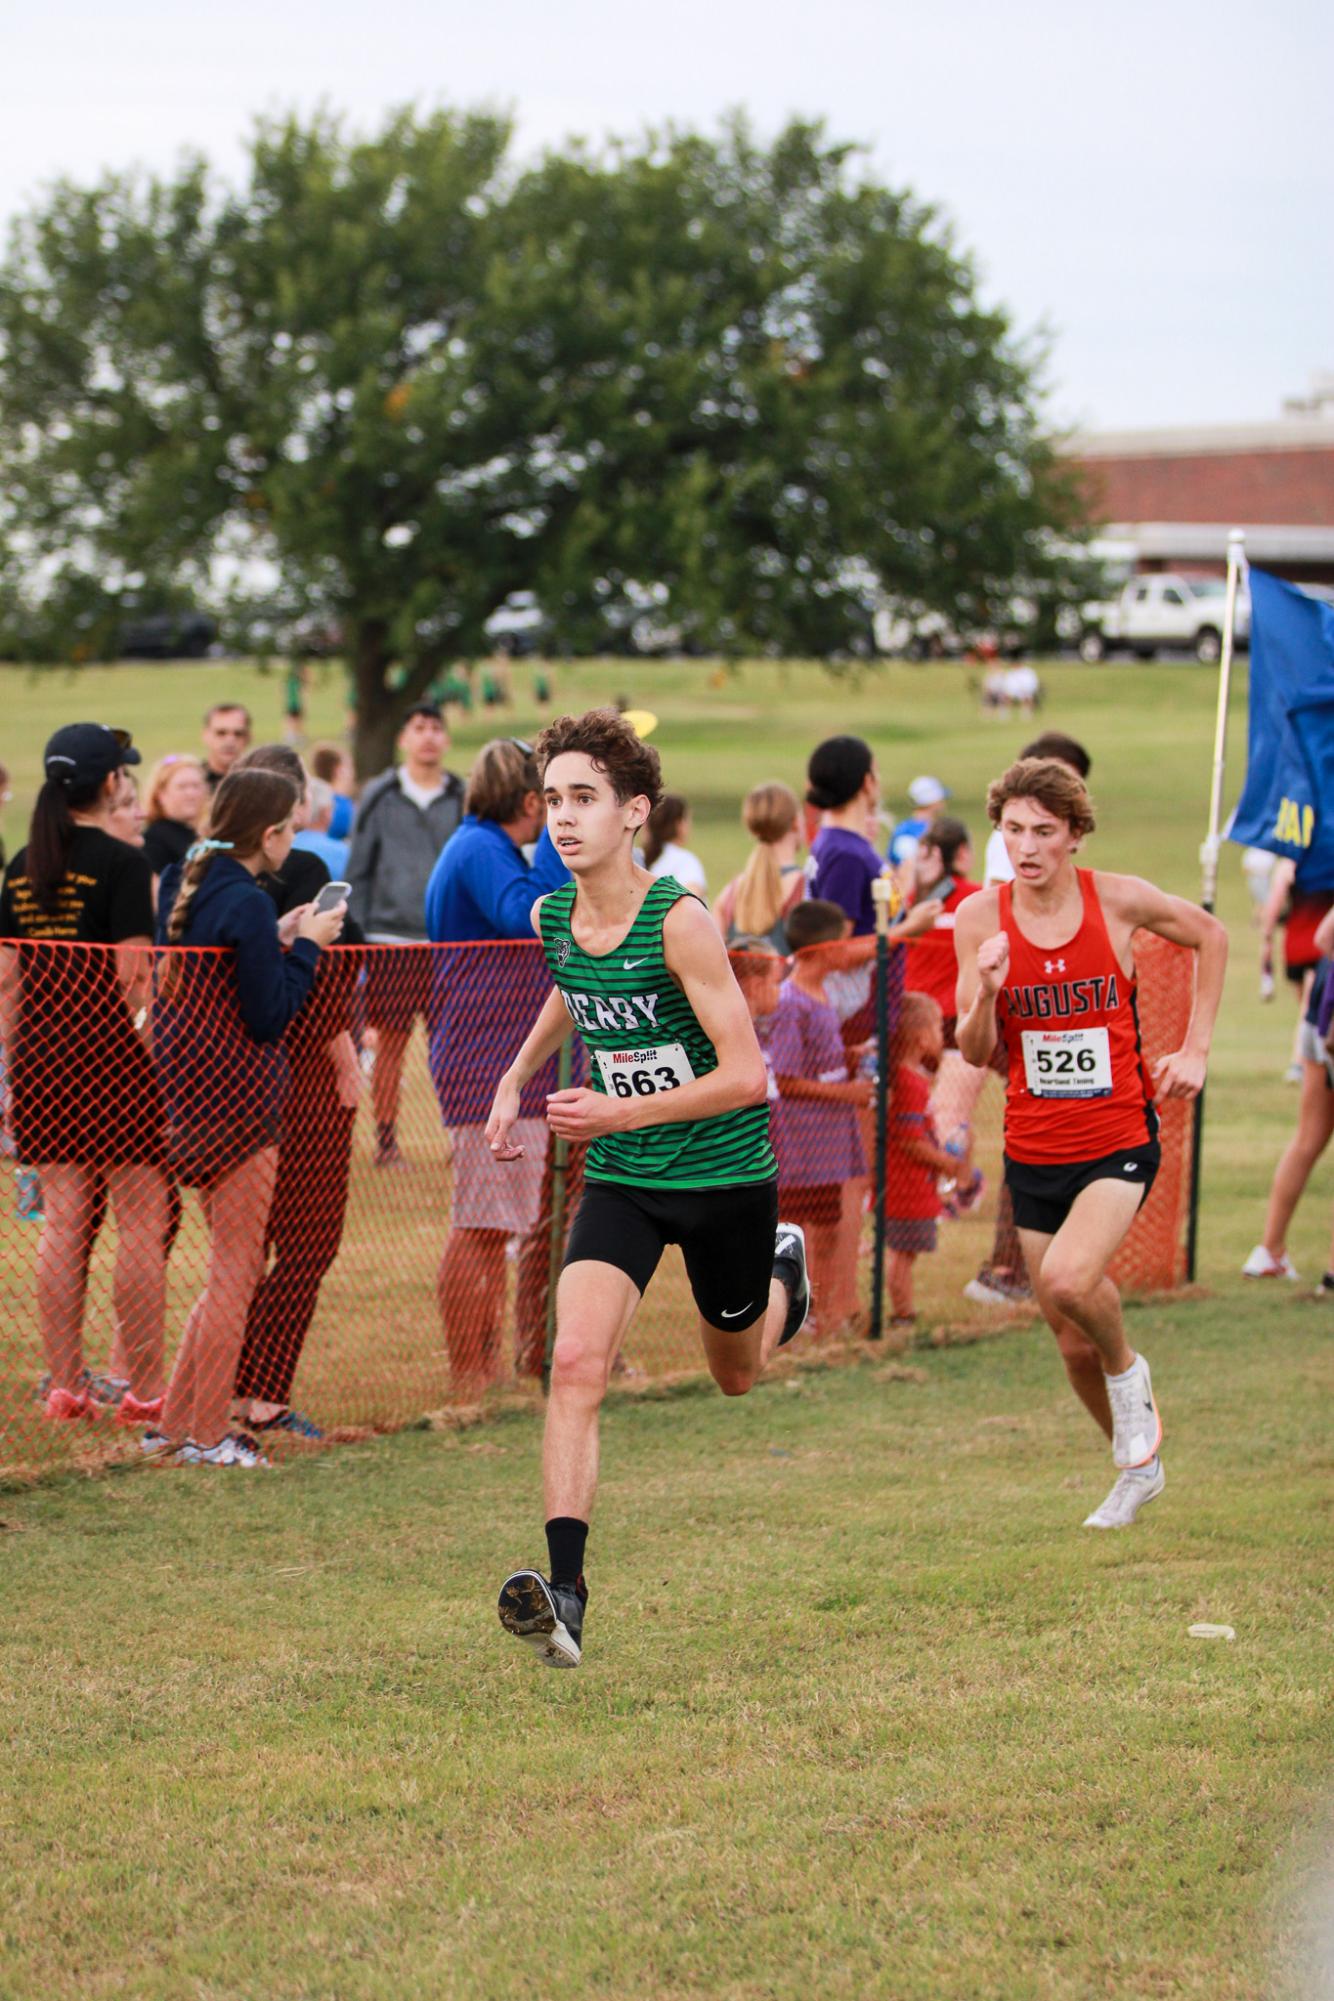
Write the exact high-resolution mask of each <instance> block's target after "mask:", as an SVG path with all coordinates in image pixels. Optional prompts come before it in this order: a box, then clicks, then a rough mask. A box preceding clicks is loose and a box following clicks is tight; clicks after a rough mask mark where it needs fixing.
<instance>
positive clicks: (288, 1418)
mask: <svg viewBox="0 0 1334 2001" xmlns="http://www.w3.org/2000/svg"><path fill="white" fill-rule="evenodd" d="M250 1425H251V1429H252V1430H254V1431H287V1432H290V1433H291V1435H292V1437H293V1438H323V1436H324V1433H323V1432H322V1431H321V1430H320V1428H319V1426H318V1424H313V1423H312V1422H311V1420H310V1419H309V1418H308V1417H304V1416H303V1415H302V1413H301V1412H300V1411H299V1410H280V1411H279V1412H278V1415H277V1416H276V1417H252V1418H251V1419H250Z"/></svg>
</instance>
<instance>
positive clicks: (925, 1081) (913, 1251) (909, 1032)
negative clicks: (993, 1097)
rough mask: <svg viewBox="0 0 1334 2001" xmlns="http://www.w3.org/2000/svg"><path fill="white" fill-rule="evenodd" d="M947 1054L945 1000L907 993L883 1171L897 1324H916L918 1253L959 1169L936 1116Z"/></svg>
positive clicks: (932, 1240) (926, 1246)
mask: <svg viewBox="0 0 1334 2001" xmlns="http://www.w3.org/2000/svg"><path fill="white" fill-rule="evenodd" d="M944 1053H945V1031H944V1023H943V1017H942V1015H941V1012H940V1006H939V1003H938V1002H936V1001H934V1000H932V998H931V996H930V995H929V994H924V993H906V994H905V995H904V996H903V1005H902V1007H901V1009H900V1011H899V1020H898V1026H897V1028H896V1029H895V1031H894V1037H893V1041H892V1042H891V1044H890V1064H891V1066H892V1067H891V1075H890V1103H889V1146H888V1153H887V1158H886V1173H885V1241H886V1243H887V1245H888V1247H889V1303H890V1309H891V1313H892V1316H893V1317H892V1319H891V1320H890V1326H891V1327H911V1326H913V1325H914V1324H915V1316H914V1313H913V1260H914V1259H915V1258H917V1257H920V1255H921V1254H922V1252H923V1251H934V1249H935V1248H936V1218H937V1216H939V1214H940V1211H941V1200H940V1192H939V1189H938V1188H937V1185H936V1184H937V1181H938V1180H939V1178H940V1176H941V1175H942V1174H947V1175H950V1176H951V1177H953V1176H954V1175H956V1174H957V1173H958V1171H959V1163H958V1161H957V1160H956V1159H955V1157H954V1155H953V1154H951V1153H947V1152H946V1151H945V1149H944V1147H943V1146H942V1145H941V1144H940V1141H939V1139H938V1137H937V1135H936V1129H935V1126H934V1124H933V1123H932V1119H931V1112H930V1102H931V1083H932V1079H933V1077H934V1076H935V1073H936V1070H937V1069H938V1067H939V1065H940V1059H941V1057H942V1056H943V1055H944Z"/></svg>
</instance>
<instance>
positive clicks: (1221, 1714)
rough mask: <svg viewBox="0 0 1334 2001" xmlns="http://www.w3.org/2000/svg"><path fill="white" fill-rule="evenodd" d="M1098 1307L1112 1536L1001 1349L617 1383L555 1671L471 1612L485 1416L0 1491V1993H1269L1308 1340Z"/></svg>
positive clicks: (486, 1470) (1305, 1706)
mask: <svg viewBox="0 0 1334 2001" xmlns="http://www.w3.org/2000/svg"><path fill="white" fill-rule="evenodd" d="M1132 1338H1134V1339H1135V1340H1136V1342H1137V1343H1142V1344H1143V1346H1144V1348H1145V1350H1146V1352H1148V1353H1149V1354H1150V1355H1151V1356H1152V1359H1153V1361H1154V1363H1155V1371H1156V1378H1157V1380H1158V1382H1159V1385H1160V1390H1161V1394H1162V1396H1163V1398H1164V1402H1165V1407H1166V1411H1167V1416H1168V1422H1169V1426H1170V1439H1169V1444H1170V1453H1169V1457H1168V1461H1167V1463H1168V1465H1169V1468H1170V1484H1169V1486H1168V1489H1167V1492H1166V1494H1165V1495H1164V1497H1163V1498H1162V1500H1161V1501H1159V1502H1157V1503H1156V1504H1155V1505H1154V1507H1153V1508H1151V1509H1150V1510H1149V1511H1148V1513H1147V1514H1146V1516H1145V1517H1144V1520H1143V1522H1142V1524H1141V1525H1140V1526H1139V1527H1138V1528H1137V1529H1136V1530H1135V1531H1134V1533H1133V1534H1129V1535H1123V1536H1108V1537H1102V1538H1094V1537H1093V1536H1092V1535H1091V1534H1088V1533H1081V1531H1080V1529H1079V1527H1078V1523H1079V1521H1080V1519H1081V1518H1082V1516H1083V1514H1084V1513H1085V1512H1086V1510H1087V1509H1088V1507H1089V1506H1090V1505H1092V1504H1093V1503H1094V1502H1095V1501H1096V1500H1097V1499H1099V1498H1101V1494H1102V1491H1103V1488H1104V1485H1105V1483H1106V1479H1107V1472H1106V1454H1105V1452H1104V1451H1102V1450H1101V1449H1100V1448H1099V1446H1098V1443H1097V1442H1096V1440H1095V1438H1094V1435H1093V1432H1092V1428H1091V1427H1090V1426H1089V1425H1088V1423H1087V1421H1086V1420H1084V1419H1082V1418H1081V1416H1080V1414H1079V1412H1078V1411H1077V1410H1076V1408H1075V1406H1074V1403H1073V1400H1072V1399H1071V1398H1070V1397H1069V1395H1068V1393H1067V1392H1066V1391H1065V1389H1064V1387H1063V1383H1062V1381H1061V1379H1060V1377H1059V1373H1058V1371H1057V1369H1056V1367H1055V1365H1054V1360H1053V1357H1052V1355H1051V1354H1050V1353H1049V1352H1048V1344H1047V1342H1046V1340H1045V1338H1044V1337H1043V1336H1041V1335H1040V1334H1039V1333H1037V1332H1036V1331H1035V1332H1033V1333H1030V1334H1022V1335H1010V1336H1008V1337H1005V1338H1002V1339H1000V1340H998V1341H996V1342H993V1343H988V1344H986V1345H984V1346H979V1347H974V1348H969V1349H961V1350H949V1351H944V1352H940V1353H932V1354H928V1355H923V1356H920V1357H914V1358H912V1361H911V1363H910V1364H909V1365H906V1366H905V1365H904V1364H890V1365H884V1364H882V1365H873V1364H868V1365H864V1366H863V1367H861V1368H858V1369H856V1370H830V1371H824V1372H817V1373H815V1374H805V1375H798V1376H793V1377H790V1378H788V1379H787V1380H786V1381H780V1382H777V1383H774V1384H772V1385H770V1386H766V1387H762V1388H761V1389H760V1390H759V1391H758V1392H757V1393H756V1394H755V1395H754V1396H753V1397H751V1398H750V1399H749V1400H747V1401H745V1402H743V1403H739V1404H738V1403H725V1402H724V1401H723V1400H722V1399H721V1398H718V1397H715V1396H712V1395H710V1394H708V1393H706V1392H700V1393H697V1394H688V1395H684V1396H680V1395H678V1396H676V1397H672V1398H668V1399H654V1400H650V1401H643V1402H632V1403H619V1404H617V1405H616V1407H615V1408H614V1409H613V1411H612V1412H611V1414H610V1415H609V1418H608V1421H607V1424H606V1435H605V1455H604V1462H605V1463H604V1485H603V1491H602V1496H601V1502H600V1507H599V1514H598V1519H597V1522H596V1523H595V1528H594V1537H593V1542H592V1544H591V1548H590V1557H591V1562H590V1574H591V1576H592V1578H593V1580H594V1598H593V1601H592V1608H591V1611H590V1616H589V1621H588V1625H587V1627H586V1629H585V1630H586V1639H587V1643H588V1657H587V1661H586V1664H585V1666H584V1668H582V1669H581V1670H580V1671H579V1672H578V1673H577V1674H573V1675H561V1674H554V1673H551V1672H549V1671H547V1670H544V1669H543V1668H541V1667H540V1666H539V1665H538V1664H537V1663H536V1662H535V1661H534V1660H533V1659H532V1658H531V1656H530V1655H529V1654H528V1653H527V1651H526V1650H524V1649H522V1648H519V1647H518V1646H516V1645H515V1643H514V1642H513V1641H508V1640H505V1639H504V1637H503V1636H502V1634H501V1632H500V1629H499V1627H498V1625H497V1624H496V1622H495V1615H494V1610H493V1604H492V1600H493V1594H494V1589H495V1586H496V1585H497V1583H498V1582H499V1579H500V1577H501V1576H502V1575H503V1574H504V1572H505V1570H506V1569H507V1568H508V1567H510V1566H511V1565H512V1564H513V1563H515V1562H516V1561H522V1560H532V1559H535V1558H537V1557H538V1556H539V1555H540V1549H541V1530H540V1524H539V1517H538V1513H537V1511H536V1508H535V1505H534V1497H535V1494H536V1491H537V1488H536V1482H537V1474H538V1447H539V1429H538V1425H537V1423H536V1421H535V1420H534V1419H533V1418H531V1417H528V1416H519V1417H515V1418H511V1419H509V1420H507V1421H505V1422H503V1423H499V1424H495V1425H492V1426H489V1427H483V1428H479V1429H475V1430H471V1431H464V1432H457V1433H451V1434H420V1433H418V1434H404V1435H401V1436H399V1437H397V1438H394V1439H388V1440H382V1441H377V1442H376V1443H374V1444H372V1445H368V1446H363V1447H359V1448H356V1449H353V1450H349V1451H344V1452H340V1453H334V1454H329V1455H326V1456H324V1457H322V1458H320V1459H318V1460H316V1461H314V1462H311V1463H307V1464H304V1465H301V1466H299V1467H291V1468H288V1469H287V1470H286V1471H284V1472H282V1473H273V1474H255V1475H252V1476H247V1477H244V1478H242V1477H235V1478H232V1477H227V1476H220V1477H218V1478H216V1479H209V1478H208V1477H207V1476H205V1477H202V1478H201V1477H200V1476H198V1475H197V1474H195V1475H192V1474H190V1473H182V1472H172V1471H170V1470H165V1471H156V1472H154V1471H149V1472H144V1473H141V1474H138V1475H122V1476H116V1477H113V1478H110V1479H107V1480H103V1481H100V1482H82V1483H75V1484H71V1483H63V1484H60V1485H56V1486H48V1487H46V1488H44V1489H42V1490H40V1491H38V1492H36V1493H33V1494H30V1495H26V1496H23V1497H14V1498H9V1499H7V1500H6V1501H5V1503H4V1506H3V1519H4V1527H5V1528H6V1529H7V1530H10V1531H11V1533H8V1534H0V1589H3V1593H4V1603H5V1606H6V1614H5V1620H4V1625H3V1640H2V1642H0V1644H2V1646H3V1655H2V1659H3V1675H2V1676H0V1689H2V1690H3V1694H0V1705H2V1713H3V1724H4V1733H5V1740H6V1744H7V1747H8V1748H7V1756H6V1759H5V1762H4V1766H3V1770H2V1771H0V1824H3V1825H4V1826H5V1828H6V1830H7V1840H6V1843H5V1856H6V1860H5V1863H4V1865H3V1866H4V1882H3V1889H4V1899H3V1916H2V1917H0V1935H2V1937H3V1965H2V1969H0V1992H3V1993H4V1994H5V1995H7V1996H9V1995H14V1996H19V1995H22V1996H50V1995H61V1996H65V1995H70V1996H79V1997H81V2001H86V1998H87V1997H99V2001H100V1997H102V1996H114V1995H134V1996H135V1997H140V1998H141V2001H158V1997H161V2001H169V1998H170V2001H174V1997H177V1996H182V1995H203V1996H208V1997H210V2001H223V1997H229V1998H230V1997H233V1996H236V1997H240V1996H246V1997H249V1996H260V1995H266V1996H281V1997H288V1996H290V1997H302V2001H305V1997H314V1996H320V1997H324V1996H328V1997H336V2001H361V1997H367V2001H369V1997H375V2001H399V1997H404V1996H423V1997H434V1996H439V1995H448V1996H468V1997H481V1996H487V1997H490V1996H495V1997H498V2001H499V1997H509V1996H512V1995H517V1994H524V1993H529V1994H536V1995H541V1996H544V1997H551V2001H557V1998H558V1997H559V1998H560V2001H564V1997H569V1998H570V2001H577V1997H581V1996H587V1995H607V1996H617V1997H631V1996H635V1997H638V1996H681V1995H701V1996H703V1995H707V1996H726V1997H728V2001H742V1997H745V2001H761V1997H763V2001H768V1997H784V1998H785V2001H786V1997H793V1998H794V2001H795V1997H798V1996H803V1997H804V1996H809V1995H819V1996H821V1997H834V1996H838V1997H844V1996H846V1997H863V1996H869V1995H876V1996H889V1997H894V2001H908V1997H922V2001H941V1997H959V2001H983V1997H991V1996H995V1997H1000V1996H1005V1997H1011V1996H1043V1997H1057V1996H1061V1997H1065V1996H1069V1997H1085V1996H1092V1995H1097V1996H1109V1997H1141V1996H1157V1995H1161V1996H1167V1995H1172V1996H1178V1995H1181V1996H1199V1997H1202V1998H1203V1997H1208V2001H1230V1997H1239V1996H1247V1997H1259V1996H1276V1995H1290V1996H1293V1997H1295V1996H1298V1995H1310V1994H1313V1993H1316V1992H1319V1991H1320V1990H1319V1989H1318V1988H1317V1987H1315V1986H1314V1985H1312V1984H1309V1983H1310V1979H1311V1976H1310V1975H1309V1972H1308V1973H1304V1972H1303V1970H1302V1969H1303V1965H1304V1963H1305V1955H1306V1953H1307V1952H1308V1950H1309V1932H1310V1924H1311V1921H1310V1919H1309V1918H1308V1916H1307V1908H1308V1904H1309V1901H1310V1898H1311V1896H1312V1894H1313V1886H1316V1885H1318V1883H1319V1880H1320V1875H1321V1871H1322V1869H1323V1870H1324V1871H1325V1872H1327V1870H1328V1864H1329V1860H1330V1853H1331V1848H1330V1844H1329V1842H1328V1841H1327V1840H1326V1841H1324V1843H1323V1845H1322V1836H1323V1835H1328V1833H1329V1828H1328V1823H1327V1822H1326V1821H1325V1820H1324V1816H1325V1814H1326V1810H1327V1808H1328V1805H1329V1797H1328V1785H1329V1779H1330V1749H1331V1726H1332V1722H1334V1717H1332V1704H1331V1689H1330V1676H1329V1638H1330V1632H1329V1626H1330V1607H1329V1595H1328V1585H1329V1558H1330V1499H1329V1491H1330V1490H1329V1475H1330V1471H1331V1453H1330V1435H1329V1423H1328V1401H1327V1398H1328V1389H1329V1341H1330V1335H1329V1328H1328V1322H1327V1320H1326V1319H1325V1318H1324V1314H1323V1309H1322V1308H1321V1307H1320V1306H1318V1305H1316V1304H1315V1303H1314V1302H1309V1303H1303V1302H1299V1301H1297V1300H1294V1299H1291V1298H1285V1299H1284V1300H1282V1301H1279V1302H1277V1303H1275V1304H1274V1305H1272V1306H1271V1307H1270V1309H1269V1311H1268V1312H1267V1314H1266V1316H1265V1324H1264V1328H1263V1336H1262V1338H1257V1327H1256V1323H1255V1319H1254V1316H1253V1314H1252V1313H1251V1312H1250V1311H1249V1310H1247V1307H1243V1306H1241V1305H1239V1304H1236V1303H1233V1304H1231V1305H1229V1306H1228V1307H1226V1308H1224V1307H1220V1306H1211V1307H1202V1306H1199V1305H1176V1306H1173V1307H1170V1308H1162V1309H1146V1310H1143V1311H1140V1312H1136V1313H1135V1314H1134V1316H1133V1324H1132ZM1198 1620H1210V1621H1216V1622H1223V1623H1227V1624H1229V1625H1231V1626H1233V1627H1234V1628H1235V1630H1236V1635H1237V1637H1236V1640H1235V1642H1234V1643H1232V1644H1228V1643H1225V1642H1208V1641H1201V1640H1195V1639H1191V1638H1190V1637H1189V1636H1188V1632H1187V1628H1188V1627H1189V1626H1190V1625H1191V1624H1192V1623H1194V1622H1196V1621H1198Z"/></svg>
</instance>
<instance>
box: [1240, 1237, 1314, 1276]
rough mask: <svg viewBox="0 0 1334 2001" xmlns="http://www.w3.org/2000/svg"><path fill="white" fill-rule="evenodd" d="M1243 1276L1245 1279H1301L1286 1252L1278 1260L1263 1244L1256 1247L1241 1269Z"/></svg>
mask: <svg viewBox="0 0 1334 2001" xmlns="http://www.w3.org/2000/svg"><path fill="white" fill-rule="evenodd" d="M1241 1275H1242V1277H1243V1278H1299V1277H1300V1276H1301V1274H1300V1273H1299V1272H1298V1270H1297V1267H1296V1265H1295V1264H1294V1263H1293V1262H1292V1259H1291V1258H1290V1257H1289V1256H1288V1254H1287V1252H1286V1251H1284V1253H1283V1255H1282V1257H1281V1258H1276V1257H1274V1256H1272V1254H1271V1253H1270V1252H1269V1251H1267V1250H1266V1249H1265V1247H1264V1245H1263V1244H1257V1245H1256V1246H1255V1249H1254V1250H1253V1251H1252V1252H1251V1254H1250V1256H1249V1257H1248V1258H1247V1260H1246V1262H1245V1264H1244V1265H1243V1266H1242V1268H1241Z"/></svg>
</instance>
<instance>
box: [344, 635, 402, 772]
mask: <svg viewBox="0 0 1334 2001" xmlns="http://www.w3.org/2000/svg"><path fill="white" fill-rule="evenodd" d="M348 636H349V642H350V652H351V663H352V687H353V700H354V702H355V705H356V716H355V720H354V722H353V726H352V761H353V763H354V764H355V766H356V771H357V777H358V778H359V779H361V781H362V782H363V784H364V783H365V781H366V780H367V779H368V778H374V777H375V776H376V774H377V773H378V772H381V771H384V770H387V768H388V767H389V766H390V765H391V764H392V763H393V761H394V739H395V737H396V736H397V735H398V726H399V709H400V706H405V704H402V703H401V698H400V696H399V694H398V691H397V690H395V689H393V688H390V687H387V686H386V685H385V670H386V669H387V667H388V666H389V647H388V637H389V634H388V628H387V627H386V625H385V624H384V621H383V620H382V619H373V618H371V619H365V620H363V621H361V622H360V623H359V624H355V625H353V626H352V627H351V629H350V632H349V635H348Z"/></svg>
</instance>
